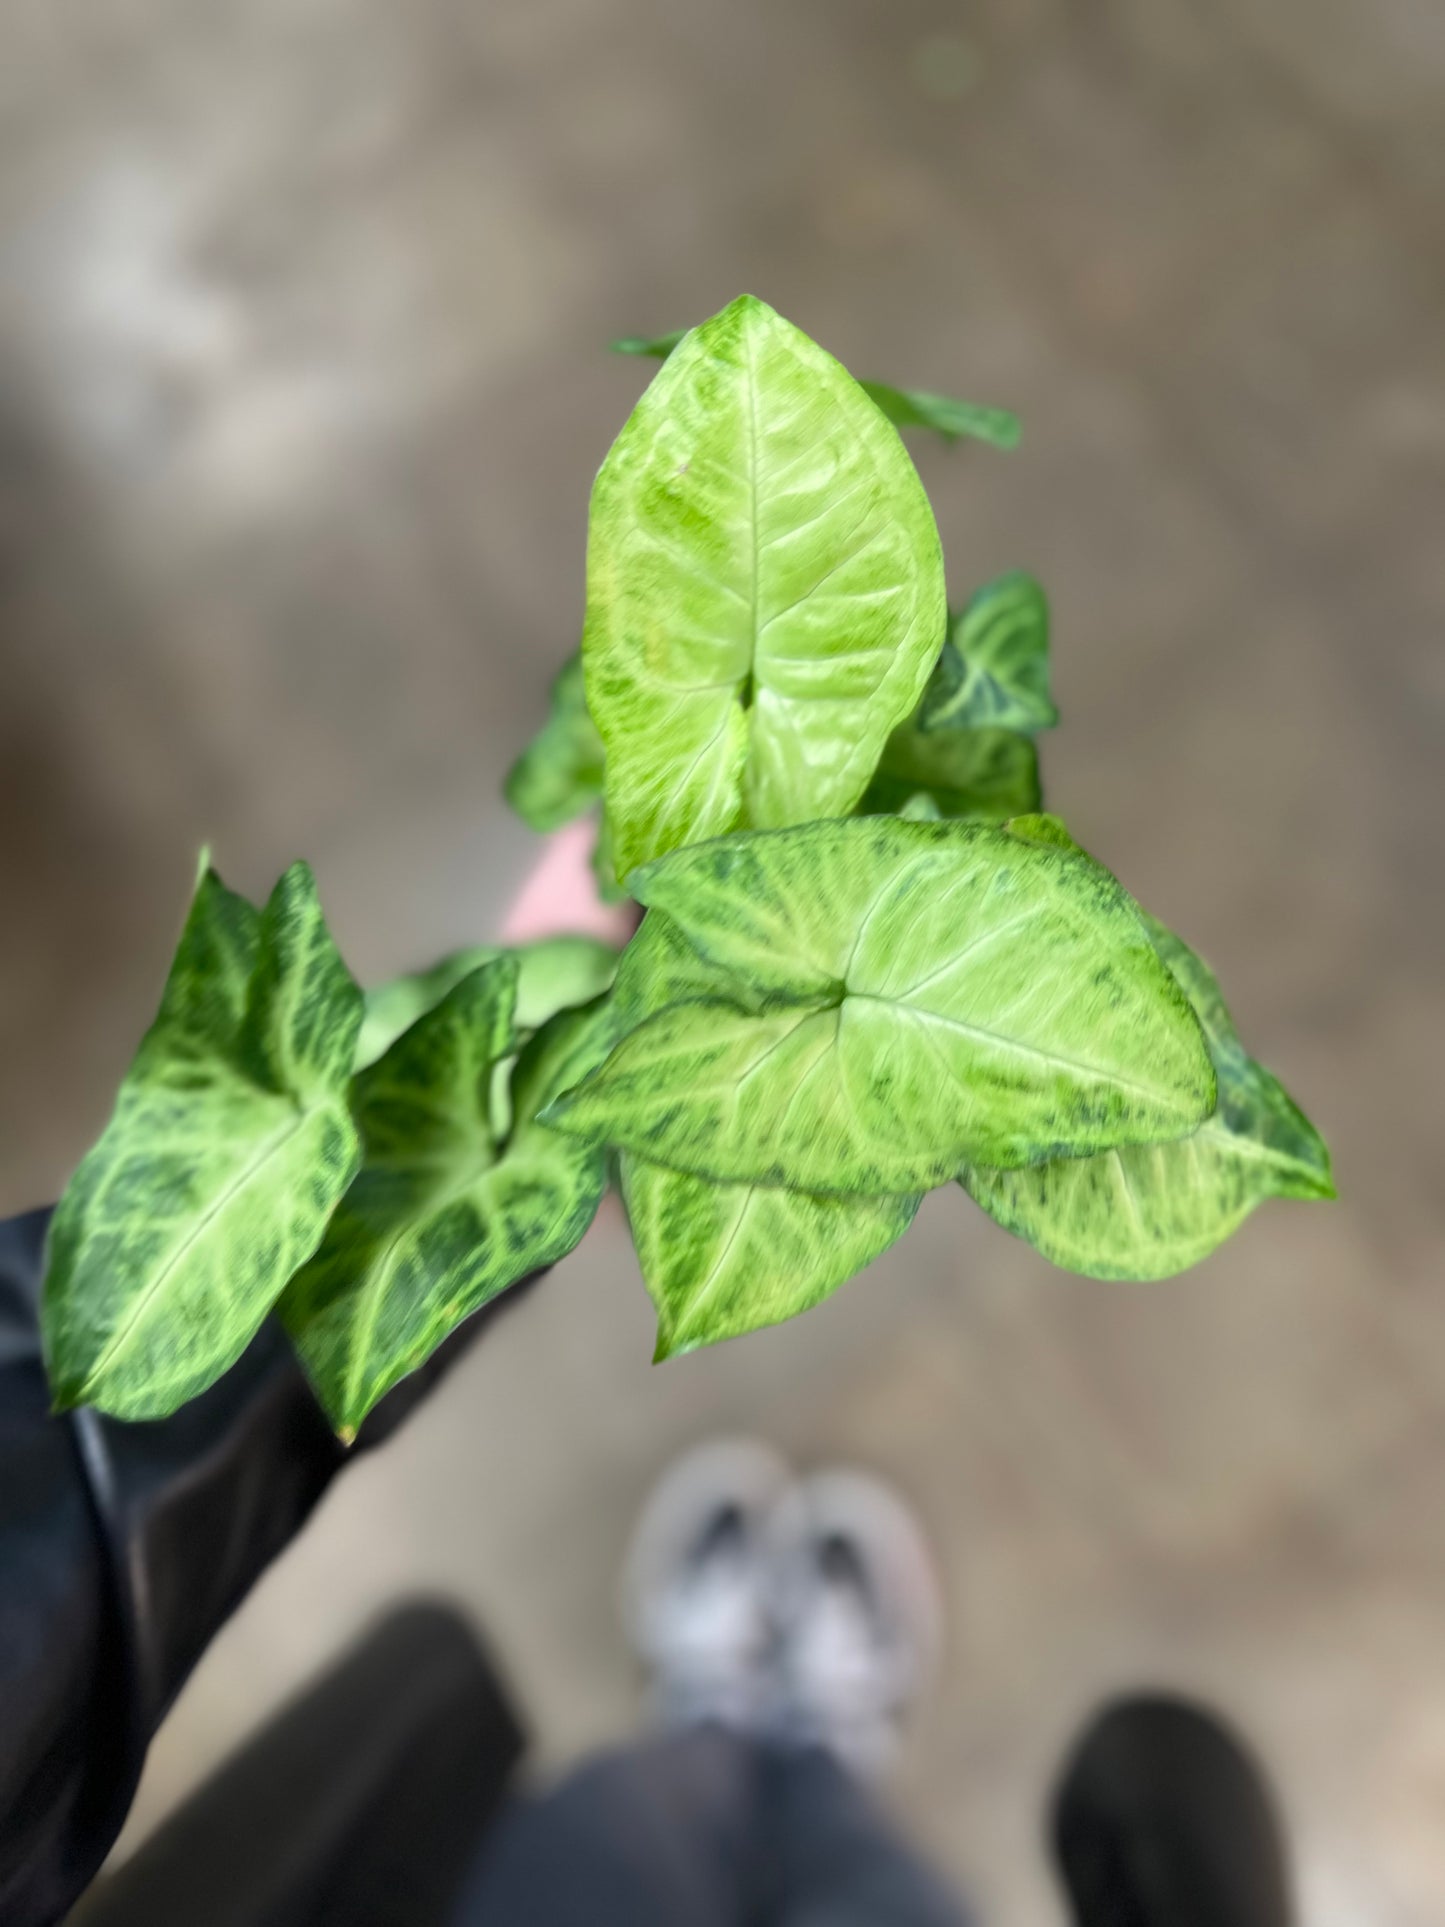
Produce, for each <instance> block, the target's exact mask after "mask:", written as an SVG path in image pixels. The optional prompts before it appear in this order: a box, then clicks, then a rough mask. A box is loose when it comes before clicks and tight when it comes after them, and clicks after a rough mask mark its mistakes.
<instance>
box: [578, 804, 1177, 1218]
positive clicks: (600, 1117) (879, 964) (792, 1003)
mask: <svg viewBox="0 0 1445 1927" xmlns="http://www.w3.org/2000/svg"><path fill="white" fill-rule="evenodd" d="M632 882H633V887H634V892H635V894H636V895H637V896H638V898H639V900H640V901H642V902H643V903H646V904H648V905H650V906H652V907H653V908H654V909H661V910H663V911H665V912H666V914H667V915H668V916H669V917H670V918H672V919H673V921H674V922H676V923H677V924H678V925H679V926H680V927H681V929H682V932H683V933H684V935H685V936H686V938H687V940H688V942H689V943H690V944H691V946H692V947H693V948H694V949H695V950H696V951H697V952H698V953H699V954H700V955H701V956H702V957H703V958H704V959H705V961H706V962H707V963H708V964H710V965H712V966H715V967H716V968H717V969H719V970H721V971H725V972H726V973H727V975H728V976H729V977H730V978H731V979H732V980H733V983H732V985H731V986H729V987H728V989H727V992H726V998H725V999H724V998H722V997H720V998H719V1000H718V1001H715V1002H712V1003H677V1004H674V1005H673V1006H672V1007H671V1008H667V1009H664V1010H662V1011H661V1012H660V1013H659V1014H658V1015H656V1016H653V1017H649V1018H648V1019H647V1020H646V1021H645V1022H644V1023H642V1024H641V1025H639V1026H638V1027H637V1028H636V1029H635V1030H633V1031H632V1032H631V1034H630V1035H628V1036H626V1037H624V1039H623V1041H622V1042H621V1043H620V1044H619V1045H618V1046H617V1048H616V1050H614V1051H613V1053H612V1055H611V1056H610V1057H609V1059H608V1061H607V1062H606V1064H605V1065H603V1066H602V1067H601V1069H600V1070H599V1071H597V1072H596V1073H594V1075H593V1076H592V1077H591V1078H590V1079H589V1080H588V1081H587V1082H585V1083H584V1084H582V1085H580V1086H578V1087H577V1088H576V1089H574V1090H571V1091H569V1092H567V1093H566V1094H565V1095H564V1096H562V1097H561V1098H560V1099H559V1100H558V1101H557V1103H555V1104H554V1105H553V1106H552V1108H551V1110H550V1111H549V1112H548V1113H547V1116H548V1119H549V1121H556V1122H557V1123H558V1124H560V1125H562V1126H563V1127H564V1128H565V1129H567V1130H570V1131H574V1132H576V1133H578V1134H579V1135H581V1136H583V1137H585V1138H588V1139H590V1140H592V1141H595V1142H602V1143H609V1144H613V1145H616V1146H619V1147H621V1148H623V1149H625V1150H629V1151H633V1152H636V1153H637V1154H638V1155H640V1156H642V1157H646V1158H649V1159H651V1160H652V1161H653V1162H656V1163H662V1164H667V1165H670V1166H672V1167H673V1168H675V1169H678V1170H684V1171H690V1172H692V1173H693V1174H694V1175H696V1176H699V1177H707V1178H713V1179H720V1180H723V1181H726V1182H730V1183H731V1182H750V1183H759V1184H768V1185H781V1186H786V1187H789V1188H792V1189H797V1190H806V1191H819V1192H844V1193H865V1194H878V1193H884V1192H889V1193H894V1192H896V1193H905V1192H915V1191H921V1190H924V1189H926V1188H927V1187H928V1186H930V1185H933V1184H937V1183H940V1182H943V1181H944V1180H945V1179H946V1178H948V1177H949V1176H952V1175H954V1174H955V1173H956V1172H957V1170H958V1168H959V1166H960V1165H961V1164H962V1163H964V1162H965V1161H967V1160H969V1159H972V1160H974V1161H977V1162H985V1161H986V1162H988V1163H991V1164H996V1165H1001V1166H1011V1165H1015V1164H1023V1163H1028V1162H1032V1161H1035V1160H1037V1159H1039V1158H1041V1157H1047V1156H1052V1155H1057V1154H1059V1153H1061V1152H1063V1151H1064V1150H1065V1149H1066V1148H1067V1150H1068V1151H1070V1152H1073V1153H1076V1154H1082V1153H1084V1152H1088V1151H1094V1150H1103V1149H1108V1148H1111V1147H1112V1146H1114V1145H1118V1144H1128V1143H1141V1142H1150V1141H1153V1140H1155V1139H1161V1138H1166V1137H1170V1136H1183V1135H1185V1134H1186V1133H1187V1132H1188V1131H1190V1130H1192V1129H1193V1128H1194V1127H1195V1125H1197V1124H1198V1123H1200V1122H1201V1121H1202V1120H1203V1119H1204V1118H1205V1117H1206V1116H1207V1115H1208V1114H1209V1112H1210V1111H1211V1110H1212V1109H1213V1106H1214V1095H1215V1092H1214V1073H1213V1070H1212V1068H1211V1066H1210V1061H1209V1056H1208V1053H1207V1051H1206V1049H1205V1044H1204V1039H1203V1036H1202V1034H1201V1032H1200V1028H1199V1023H1198V1020H1197V1018H1196V1017H1195V1016H1194V1014H1193V1012H1192V1010H1191V1009H1190V1007H1189V1005H1188V1003H1187V1001H1186V1000H1185V998H1184V996H1183V994H1182V992H1181V991H1180V990H1179V987H1178V985H1177V984H1176V983H1175V982H1174V980H1173V978H1172V977H1171V976H1170V975H1169V973H1168V971H1167V970H1166V969H1165V968H1164V966H1163V965H1162V964H1161V963H1160V961H1159V958H1158V956H1157V955H1156V953H1155V951H1154V948H1153V945H1152V944H1151V943H1150V941H1149V939H1148V937H1147V935H1146V934H1145V932H1144V930H1143V927H1142V925H1141V924H1140V922H1139V919H1138V915H1137V913H1136V908H1135V906H1134V904H1133V902H1132V900H1131V899H1130V898H1129V897H1128V896H1127V895H1126V894H1125V893H1124V891H1123V890H1121V889H1120V887H1119V885H1118V884H1117V883H1116V882H1115V880H1114V879H1113V878H1112V877H1111V876H1110V875H1109V874H1108V872H1107V871H1105V870H1103V869H1102V868H1101V867H1100V866H1099V865H1097V864H1094V863H1093V862H1092V861H1091V860H1090V859H1088V858H1087V857H1085V856H1083V854H1082V853H1081V852H1078V851H1076V850H1072V849H1063V848H1060V847H1058V846H1057V845H1055V844H1052V843H1041V842H1038V841H1036V840H1033V839H1031V838H1027V839H1026V838H1022V837H1016V836H1013V835H1010V834H1009V833H1008V832H1007V831H1006V830H1002V829H994V828H991V827H987V826H984V825H978V824H968V823H954V822H940V823H918V822H904V821H901V820H898V819H896V818H887V817H860V818H854V819H852V820H850V821H845V822H833V823H815V824H810V825H807V826H805V827H803V828H801V829H796V830H790V831H784V832H777V833H774V834H771V835H757V834H754V835H742V836H735V837H728V838H723V839H719V840H718V841H717V842H714V843H709V844H702V845H698V846H695V847H693V848H691V849H687V850H681V851H678V852H676V853H675V854H674V855H673V856H671V857H669V858H665V859H663V860H662V861H661V862H659V863H656V864H654V865H651V866H650V867H649V868H647V869H646V870H644V871H643V872H641V873H640V874H638V875H636V876H634V877H633V879H632ZM984 1144H988V1145H990V1146H992V1147H993V1149H992V1150H991V1151H990V1152H989V1153H988V1155H987V1158H986V1159H985V1158H984V1157H983V1156H982V1155H981V1152H980V1149H979V1148H977V1147H981V1146H982V1145H984ZM968 1147H975V1148H968Z"/></svg>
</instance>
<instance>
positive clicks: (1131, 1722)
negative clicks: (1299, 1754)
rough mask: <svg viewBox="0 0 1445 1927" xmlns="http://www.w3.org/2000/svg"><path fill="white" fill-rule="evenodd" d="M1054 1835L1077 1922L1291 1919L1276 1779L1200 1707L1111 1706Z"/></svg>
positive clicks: (1140, 1701)
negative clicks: (1274, 1792)
mask: <svg viewBox="0 0 1445 1927" xmlns="http://www.w3.org/2000/svg"><path fill="white" fill-rule="evenodd" d="M1052 1834H1053V1846H1054V1852H1055V1855H1056V1858H1057V1860H1058V1863H1059V1868H1060V1871H1061V1873H1062V1875H1063V1879H1064V1885H1065V1887H1066V1889H1067V1892H1068V1895H1069V1898H1070V1901H1071V1902H1072V1906H1073V1913H1074V1920H1075V1922H1076V1923H1077V1927H1289V1922H1290V1920H1291V1918H1292V1914H1291V1908H1290V1898H1289V1878H1288V1866H1287V1859H1286V1853H1285V1845H1284V1836H1283V1833H1282V1831H1281V1829H1280V1826H1279V1823H1278V1820H1277V1818H1276V1816H1275V1811H1274V1804H1273V1801H1272V1799H1271V1797H1270V1791H1269V1786H1268V1783H1267V1782H1266V1780H1265V1777H1264V1775H1263V1773H1262V1772H1261V1770H1260V1768H1259V1766H1258V1765H1257V1764H1256V1763H1255V1761H1254V1760H1253V1759H1252V1758H1251V1757H1250V1755H1249V1753H1248V1752H1247V1751H1246V1750H1245V1748H1244V1746H1243V1744H1242V1743H1241V1742H1240V1741H1239V1740H1238V1739H1237V1738H1236V1737H1235V1736H1234V1735H1233V1734H1232V1733H1230V1732H1229V1731H1228V1729H1227V1728H1226V1727H1225V1726H1224V1725H1223V1724H1222V1723H1221V1722H1220V1721H1219V1720H1218V1719H1217V1718H1216V1717H1215V1716H1214V1715H1213V1714H1212V1713H1210V1712H1208V1711H1206V1710H1205V1709H1204V1708H1203V1707H1198V1706H1192V1705H1190V1704H1188V1703H1187V1702H1185V1701H1183V1700H1178V1699H1172V1698H1165V1697H1162V1696H1147V1697H1146V1696H1142V1695H1141V1696H1139V1697H1136V1698H1132V1699H1126V1700H1121V1701H1118V1702H1117V1703H1116V1704H1114V1705H1112V1706H1109V1707H1107V1708H1106V1709H1105V1710H1104V1712H1103V1713H1101V1714H1100V1715H1098V1716H1097V1717H1096V1718H1095V1719H1094V1720H1093V1721H1092V1722H1091V1723H1090V1725H1089V1727H1088V1728H1087V1730H1086V1731H1085V1733H1084V1735H1083V1738H1082V1739H1081V1740H1080V1741H1079V1743H1078V1745H1077V1746H1076V1747H1075V1749H1074V1751H1073V1754H1072V1755H1071V1757H1070V1760H1069V1763H1068V1766H1067V1768H1066V1770H1065V1772H1064V1775H1063V1778H1062V1780H1061V1781H1060V1784H1059V1788H1058V1792H1057V1794H1056V1795H1055V1799H1054V1807H1053V1816H1052Z"/></svg>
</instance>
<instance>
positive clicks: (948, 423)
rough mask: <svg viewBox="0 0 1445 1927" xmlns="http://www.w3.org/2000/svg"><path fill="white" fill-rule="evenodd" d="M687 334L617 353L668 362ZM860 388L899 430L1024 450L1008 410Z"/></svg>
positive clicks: (632, 338)
mask: <svg viewBox="0 0 1445 1927" xmlns="http://www.w3.org/2000/svg"><path fill="white" fill-rule="evenodd" d="M686 334H687V329H686V328H677V329H674V330H673V332H672V333H671V334H666V335H653V336H651V337H649V336H647V335H624V336H623V337H622V339H621V340H620V341H614V342H613V343H612V344H611V346H612V352H613V353H614V354H617V355H643V356H649V357H651V358H652V359H653V360H655V361H666V360H667V357H668V356H669V355H670V354H671V353H672V351H673V349H674V348H676V347H677V345H678V343H679V342H680V341H681V340H682V339H683V337H684V336H685V335H686ZM858 386H859V387H860V388H861V389H862V390H863V392H864V394H865V395H866V396H867V397H868V399H869V400H870V401H871V402H872V403H873V405H874V407H875V408H881V409H882V411H883V413H884V414H885V415H886V416H887V417H888V419H889V421H891V422H892V423H893V425H894V427H895V428H928V429H931V430H932V431H933V433H934V434H935V435H939V436H941V437H942V438H943V440H944V441H945V442H956V441H959V440H961V439H962V438H963V437H964V436H968V437H971V438H972V439H973V440H975V441H982V442H991V443H992V444H993V446H994V447H995V448H1017V447H1018V443H1019V423H1018V417H1017V415H1010V414H1009V413H1008V411H1007V409H1003V408H983V407H981V406H980V405H979V404H978V403H977V402H972V401H957V400H955V398H954V397H953V396H952V395H934V394H931V393H929V392H928V390H926V389H923V388H895V387H893V386H892V385H891V383H889V382H886V381H860V382H859V384H858Z"/></svg>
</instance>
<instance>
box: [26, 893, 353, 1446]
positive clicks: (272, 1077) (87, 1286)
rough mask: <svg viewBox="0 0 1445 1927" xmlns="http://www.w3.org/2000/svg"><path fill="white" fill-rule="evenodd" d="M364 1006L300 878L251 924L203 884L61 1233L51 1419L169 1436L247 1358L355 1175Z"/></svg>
mask: <svg viewBox="0 0 1445 1927" xmlns="http://www.w3.org/2000/svg"><path fill="white" fill-rule="evenodd" d="M360 1023H361V992H360V991H359V990H358V989H357V987H356V985H355V984H354V983H353V982H352V980H351V978H350V976H349V975H348V974H347V971H346V967H345V965H344V964H343V963H342V961H341V959H340V957H339V956H338V954H337V952H336V949H335V946H334V945H333V943H332V941H331V938H330V936H329V934H328V932H327V929H326V925H325V923H324V921H323V919H322V915H321V910H320V906H319V905H318V903H317V901H316V890H315V884H314V882H313V880H312V877H311V873H310V871H309V870H308V869H307V868H306V866H305V865H304V864H299V863H298V864H296V865H295V866H294V867H293V868H292V869H290V870H288V871H287V873H286V875H285V876H284V877H282V879H281V881H280V882H279V883H278V884H277V886H276V888H275V890H274V891H273V893H272V896H271V899H270V902H269V903H268V904H267V906H266V909H265V912H264V914H263V915H261V916H260V917H258V916H257V914H256V912H255V910H254V909H253V908H252V907H251V905H250V904H248V903H246V902H244V901H243V899H242V898H240V897H238V896H235V895H233V893H232V892H231V891H229V890H227V889H226V888H225V886H224V885H223V884H222V883H221V881H220V879H219V878H218V877H217V876H216V874H215V872H214V871H211V870H207V871H206V872H205V874H204V875H203V876H202V877H201V880H200V883H199V885H198V887H197V890H196V895H195V899H194V901H193V903H192V905H191V910H190V914H189V916H188V918H187V920H186V926H185V929H184V931H183V933H182V936H181V940H180V944H179V947H178V949H177V951H176V956H175V961H174V962H173V964H172V966H171V973H170V977H169V980H168V982H167V984H166V989H165V994H164V996H163V998H162V1000H161V1007H160V1011H159V1013H158V1015H157V1017H156V1020H155V1022H154V1024H153V1025H152V1026H151V1028H150V1030H149V1031H148V1032H147V1034H146V1036H145V1039H144V1040H143V1042H142V1044H141V1046H140V1049H139V1051H138V1052H137V1054H136V1058H135V1062H134V1063H133V1065H132V1066H131V1069H130V1071H129V1072H128V1073H127V1075H126V1078H125V1081H124V1083H123V1084H122V1085H121V1089H120V1094H119V1097H118V1099H117V1102H116V1108H115V1113H114V1115H113V1116H112V1118H111V1121H110V1123H109V1124H108V1125H107V1126H106V1129H105V1131H104V1133H103V1134H102V1136H101V1138H100V1140H99V1142H98V1143H97V1144H96V1145H95V1146H94V1148H93V1149H92V1150H91V1151H90V1152H89V1153H88V1154H87V1156H86V1157H85V1159H84V1160H83V1162H82V1163H81V1166H80V1168H79V1170H78V1171H77V1172H76V1174H75V1177H74V1178H73V1179H72V1181H71V1183H70V1185H69V1186H68V1188H67V1190H66V1192H65V1195H64V1197H63V1198H62V1199H61V1201H60V1203H59V1205H58V1206H57V1207H56V1211H55V1216H54V1218H53V1219H52V1221H51V1226H50V1236H49V1245H48V1255H47V1267H46V1279H45V1290H44V1298H43V1304H42V1329H43V1334H44V1341H45V1352H46V1361H47V1367H48V1371H49V1375H50V1386H51V1392H52V1396H53V1398H54V1401H55V1404H56V1407H57V1408H58V1409H64V1408H66V1407H68V1406H73V1405H95V1406H98V1407H99V1408H100V1409H101V1410H102V1411H105V1412H109V1413H111V1414H112V1415H113V1416H115V1417H117V1418H124V1419H153V1418H164V1417H165V1416H166V1415H167V1414H169V1413H171V1412H173V1411H175V1410H176V1409H177V1407H178V1406H180V1405H182V1404H184V1403H185V1401H186V1400H187V1399H190V1398H194V1397H195V1396H196V1394H197V1393H198V1392H202V1391H204V1390H205V1388H206V1387H207V1386H208V1385H209V1384H211V1383H212V1381H213V1380H215V1379H217V1378H219V1377H220V1375H221V1373H222V1372H224V1371H225V1370H226V1369H227V1367H228V1366H230V1365H231V1364H233V1363H234V1362H235V1360H236V1359H237V1358H238V1357H239V1356H240V1355H241V1353H242V1352H243V1351H244V1350H245V1348H246V1346H247V1344H249V1342H250V1340H251V1339H252V1337H254V1335H255V1333H256V1331H257V1329H258V1328H259V1326H260V1324H261V1322H262V1320H263V1319H264V1318H265V1316H266V1314H267V1312H268V1311H269V1310H270V1309H271V1307H272V1305H273V1304H274V1303H275V1302H276V1299H277V1298H278V1297H279V1295H280V1293H281V1291H282V1289H283V1287H284V1286H285V1284H286V1281H287V1279H288V1278H289V1277H290V1276H291V1274H292V1272H294V1271H295V1270H296V1268H297V1266H298V1265H300V1264H302V1263H304V1262H305V1260H306V1259H307V1258H309V1257H310V1255H311V1253H312V1252H313V1251H314V1250H315V1249H316V1246H317V1244H318V1243H319V1242H320V1240H321V1236H322V1233H323V1232H324V1230H325V1228H326V1222H327V1219H328V1218H329V1217H330V1215H331V1212H332V1210H333V1209H334V1207H335V1205H336V1202H337V1200H338V1199H339V1198H340V1197H341V1195H342V1193H343V1192H344V1191H345V1189H346V1187H347V1185H348V1184H349V1183H350V1181H351V1178H352V1176H353V1174H354V1173H355V1170H356V1166H357V1159H358V1149H357V1139H356V1132H355V1129H354V1127H353V1125H352V1121H351V1117H350V1113H349V1111H348V1109H347V1103H346V1085H347V1079H348V1077H349V1075H350V1070H351V1061H352V1054H353V1051H354V1048H355V1040H356V1033H357V1029H358V1027H359V1025H360Z"/></svg>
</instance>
